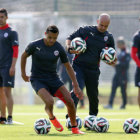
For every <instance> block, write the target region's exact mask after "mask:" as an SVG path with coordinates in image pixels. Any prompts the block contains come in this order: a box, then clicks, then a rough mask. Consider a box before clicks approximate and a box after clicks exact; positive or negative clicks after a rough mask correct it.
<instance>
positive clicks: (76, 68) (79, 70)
mask: <svg viewBox="0 0 140 140" xmlns="http://www.w3.org/2000/svg"><path fill="white" fill-rule="evenodd" d="M73 69H74V71H75V74H76V78H77V82H78V84H79V87H80V89H81V90H83V88H84V86H85V82H84V74H83V69H82V68H80V67H79V66H77V65H75V64H73ZM71 97H72V99H73V101H74V104H75V107H76V108H77V105H78V102H79V99H78V98H77V96H76V95H75V94H74V92H73V91H71Z"/></svg>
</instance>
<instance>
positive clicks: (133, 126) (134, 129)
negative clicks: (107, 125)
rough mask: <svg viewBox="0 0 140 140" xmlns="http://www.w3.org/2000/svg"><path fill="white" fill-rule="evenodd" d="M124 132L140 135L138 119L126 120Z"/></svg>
mask: <svg viewBox="0 0 140 140" xmlns="http://www.w3.org/2000/svg"><path fill="white" fill-rule="evenodd" d="M123 130H124V131H125V133H138V131H139V122H138V121H137V120H136V119H132V118H129V119H127V120H125V122H124V125H123Z"/></svg>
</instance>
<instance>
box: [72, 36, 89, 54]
mask: <svg viewBox="0 0 140 140" xmlns="http://www.w3.org/2000/svg"><path fill="white" fill-rule="evenodd" d="M71 47H72V49H74V50H75V51H79V53H81V52H82V53H84V52H85V50H86V48H87V45H86V41H85V40H83V39H82V38H81V37H76V38H74V39H73V40H72V41H71Z"/></svg>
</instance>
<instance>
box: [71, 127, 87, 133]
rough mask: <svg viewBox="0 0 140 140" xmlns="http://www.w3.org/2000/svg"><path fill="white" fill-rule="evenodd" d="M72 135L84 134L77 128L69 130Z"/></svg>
mask: <svg viewBox="0 0 140 140" xmlns="http://www.w3.org/2000/svg"><path fill="white" fill-rule="evenodd" d="M71 130H72V134H85V133H84V132H82V131H80V130H79V128H78V127H74V128H71Z"/></svg>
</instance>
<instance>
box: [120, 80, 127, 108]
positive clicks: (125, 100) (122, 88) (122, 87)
mask: <svg viewBox="0 0 140 140" xmlns="http://www.w3.org/2000/svg"><path fill="white" fill-rule="evenodd" d="M126 88H127V82H126V81H124V80H123V81H122V83H121V94H122V101H123V103H122V105H121V106H120V109H125V106H126V104H127V93H126Z"/></svg>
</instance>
